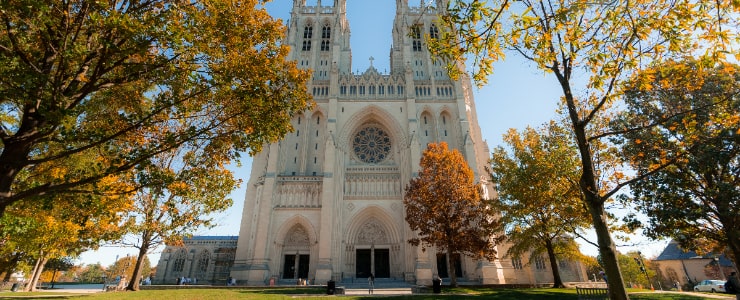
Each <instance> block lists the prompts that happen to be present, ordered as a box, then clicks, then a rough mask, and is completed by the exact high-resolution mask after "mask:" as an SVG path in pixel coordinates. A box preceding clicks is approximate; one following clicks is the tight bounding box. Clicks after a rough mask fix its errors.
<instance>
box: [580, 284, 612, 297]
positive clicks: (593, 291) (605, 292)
mask: <svg viewBox="0 0 740 300" xmlns="http://www.w3.org/2000/svg"><path fill="white" fill-rule="evenodd" d="M576 294H578V300H603V299H609V289H607V288H582V287H576Z"/></svg>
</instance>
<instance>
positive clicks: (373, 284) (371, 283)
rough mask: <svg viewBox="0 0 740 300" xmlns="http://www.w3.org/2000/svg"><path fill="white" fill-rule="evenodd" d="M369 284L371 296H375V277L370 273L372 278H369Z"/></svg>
mask: <svg viewBox="0 0 740 300" xmlns="http://www.w3.org/2000/svg"><path fill="white" fill-rule="evenodd" d="M367 284H368V291H367V292H368V293H370V295H372V294H373V288H375V275H373V273H370V277H368V278H367Z"/></svg>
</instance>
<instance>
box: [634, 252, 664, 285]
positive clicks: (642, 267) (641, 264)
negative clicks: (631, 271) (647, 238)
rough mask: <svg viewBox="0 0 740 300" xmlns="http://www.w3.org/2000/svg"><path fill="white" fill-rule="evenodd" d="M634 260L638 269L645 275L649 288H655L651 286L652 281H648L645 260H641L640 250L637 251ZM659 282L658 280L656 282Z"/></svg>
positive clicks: (648, 276)
mask: <svg viewBox="0 0 740 300" xmlns="http://www.w3.org/2000/svg"><path fill="white" fill-rule="evenodd" d="M635 262H636V263H637V265H638V266H639V267H640V271H642V273H644V274H645V277H647V280H648V283H650V289H651V290H655V288H654V287H653V282H652V281H650V275H648V273H647V268H645V262H644V261H643V260H642V252H640V251H637V257H635ZM658 283H659V284H660V281H659V282H658Z"/></svg>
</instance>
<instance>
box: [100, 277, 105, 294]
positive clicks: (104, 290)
mask: <svg viewBox="0 0 740 300" xmlns="http://www.w3.org/2000/svg"><path fill="white" fill-rule="evenodd" d="M105 277H106V276H105V273H103V275H100V278H102V279H103V292H105Z"/></svg>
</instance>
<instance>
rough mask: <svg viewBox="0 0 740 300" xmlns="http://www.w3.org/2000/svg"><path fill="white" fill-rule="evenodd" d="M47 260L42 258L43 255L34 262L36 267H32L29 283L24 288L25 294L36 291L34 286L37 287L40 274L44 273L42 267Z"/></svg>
mask: <svg viewBox="0 0 740 300" xmlns="http://www.w3.org/2000/svg"><path fill="white" fill-rule="evenodd" d="M48 260H49V259H48V258H46V257H44V256H43V255H42V256H41V257H39V258H38V259H37V260H36V265H35V266H34V267H33V272H32V274H31V281H30V282H29V283H28V286H26V288H25V291H26V292H35V291H36V285H38V282H39V278H41V272H43V271H44V265H46V262H47V261H48Z"/></svg>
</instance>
